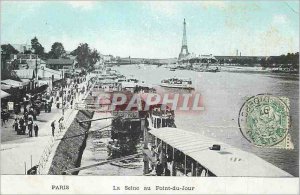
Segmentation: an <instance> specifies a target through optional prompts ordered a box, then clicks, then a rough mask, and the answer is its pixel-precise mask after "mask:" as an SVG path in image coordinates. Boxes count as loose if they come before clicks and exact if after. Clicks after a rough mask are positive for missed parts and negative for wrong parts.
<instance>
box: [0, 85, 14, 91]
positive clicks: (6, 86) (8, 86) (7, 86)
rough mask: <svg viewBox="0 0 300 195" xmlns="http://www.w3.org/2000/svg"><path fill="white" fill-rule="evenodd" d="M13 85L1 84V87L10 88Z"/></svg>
mask: <svg viewBox="0 0 300 195" xmlns="http://www.w3.org/2000/svg"><path fill="white" fill-rule="evenodd" d="M11 87H12V86H11V85H6V84H1V89H4V90H5V89H10V88H11Z"/></svg>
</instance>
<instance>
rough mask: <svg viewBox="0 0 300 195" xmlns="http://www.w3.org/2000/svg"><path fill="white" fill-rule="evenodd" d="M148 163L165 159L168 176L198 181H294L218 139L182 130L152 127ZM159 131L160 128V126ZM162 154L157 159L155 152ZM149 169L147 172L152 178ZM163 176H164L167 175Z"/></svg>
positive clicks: (157, 155) (148, 138) (148, 135)
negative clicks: (203, 178) (239, 179)
mask: <svg viewBox="0 0 300 195" xmlns="http://www.w3.org/2000/svg"><path fill="white" fill-rule="evenodd" d="M149 124H150V125H149V130H148V131H147V133H148V134H147V135H146V137H147V140H146V141H147V142H146V144H147V145H148V147H147V148H146V147H144V149H143V152H144V154H145V155H146V156H147V158H146V163H151V164H153V163H156V162H157V157H160V156H165V157H166V158H167V159H168V160H167V163H169V164H170V168H168V169H169V172H168V175H171V176H194V177H195V176H196V177H215V176H221V177H293V176H292V175H290V174H289V173H287V172H286V171H284V170H281V169H280V168H278V167H276V166H274V165H272V164H271V163H269V162H267V161H265V160H263V159H262V158H260V157H258V156H256V155H254V154H252V153H250V152H246V151H243V150H240V149H238V148H236V147H233V146H231V145H228V144H225V143H223V142H220V141H217V140H215V139H212V138H209V137H206V136H203V135H200V134H198V133H194V132H190V131H186V130H183V129H179V128H171V127H163V128H155V125H153V124H152V123H149ZM158 127H159V126H158ZM157 148H159V149H158V151H160V152H159V153H156V154H155V155H154V157H153V155H152V153H153V152H152V151H153V150H154V151H156V149H157ZM149 171H150V170H149V169H147V167H146V169H145V170H144V175H148V173H149ZM164 174H165V173H163V174H162V175H164Z"/></svg>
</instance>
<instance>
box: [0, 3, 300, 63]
mask: <svg viewBox="0 0 300 195" xmlns="http://www.w3.org/2000/svg"><path fill="white" fill-rule="evenodd" d="M120 4H122V6H120ZM20 13H22V14H20ZM184 18H185V19H186V23H187V45H188V49H189V52H190V53H195V54H196V55H209V54H213V55H214V56H237V55H236V50H239V52H242V56H279V55H286V54H287V53H296V52H299V2H298V1H285V2H281V1H276V2H275V1H269V2H266V1H263V2H258V1H253V2H250V1H246V2H233V1H199V2H193V1H188V2H182V1H176V2H170V1H166V2H164V1H159V2H158V1H150V2H146V1H144V2H136V1H134V2H131V1H128V2H106V1H103V2H97V1H62V2H58V1H32V2H31V1H25V2H17V1H2V2H1V22H2V23H1V44H8V43H9V44H23V43H24V44H26V43H27V44H29V45H30V41H31V39H32V38H33V37H35V36H36V37H37V38H38V40H39V42H40V43H41V44H42V46H43V47H44V48H45V51H46V52H49V51H50V49H51V45H52V44H53V43H54V42H61V43H62V44H63V45H64V47H65V50H66V51H73V50H74V49H76V48H77V46H78V45H79V43H88V44H89V46H90V48H92V49H93V48H95V49H97V50H98V51H99V52H100V53H101V54H105V55H109V54H111V55H113V56H120V57H128V56H131V57H132V58H148V59H166V58H177V57H178V54H179V52H180V49H181V42H182V31H183V19H184ZM136 56H143V57H136Z"/></svg>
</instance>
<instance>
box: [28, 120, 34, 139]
mask: <svg viewBox="0 0 300 195" xmlns="http://www.w3.org/2000/svg"><path fill="white" fill-rule="evenodd" d="M32 125H33V121H32V118H30V120H29V121H28V135H29V137H32V127H33V126H32Z"/></svg>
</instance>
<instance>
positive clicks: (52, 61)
mask: <svg viewBox="0 0 300 195" xmlns="http://www.w3.org/2000/svg"><path fill="white" fill-rule="evenodd" d="M73 63H74V60H71V59H48V60H47V64H62V65H72V64H73Z"/></svg>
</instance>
